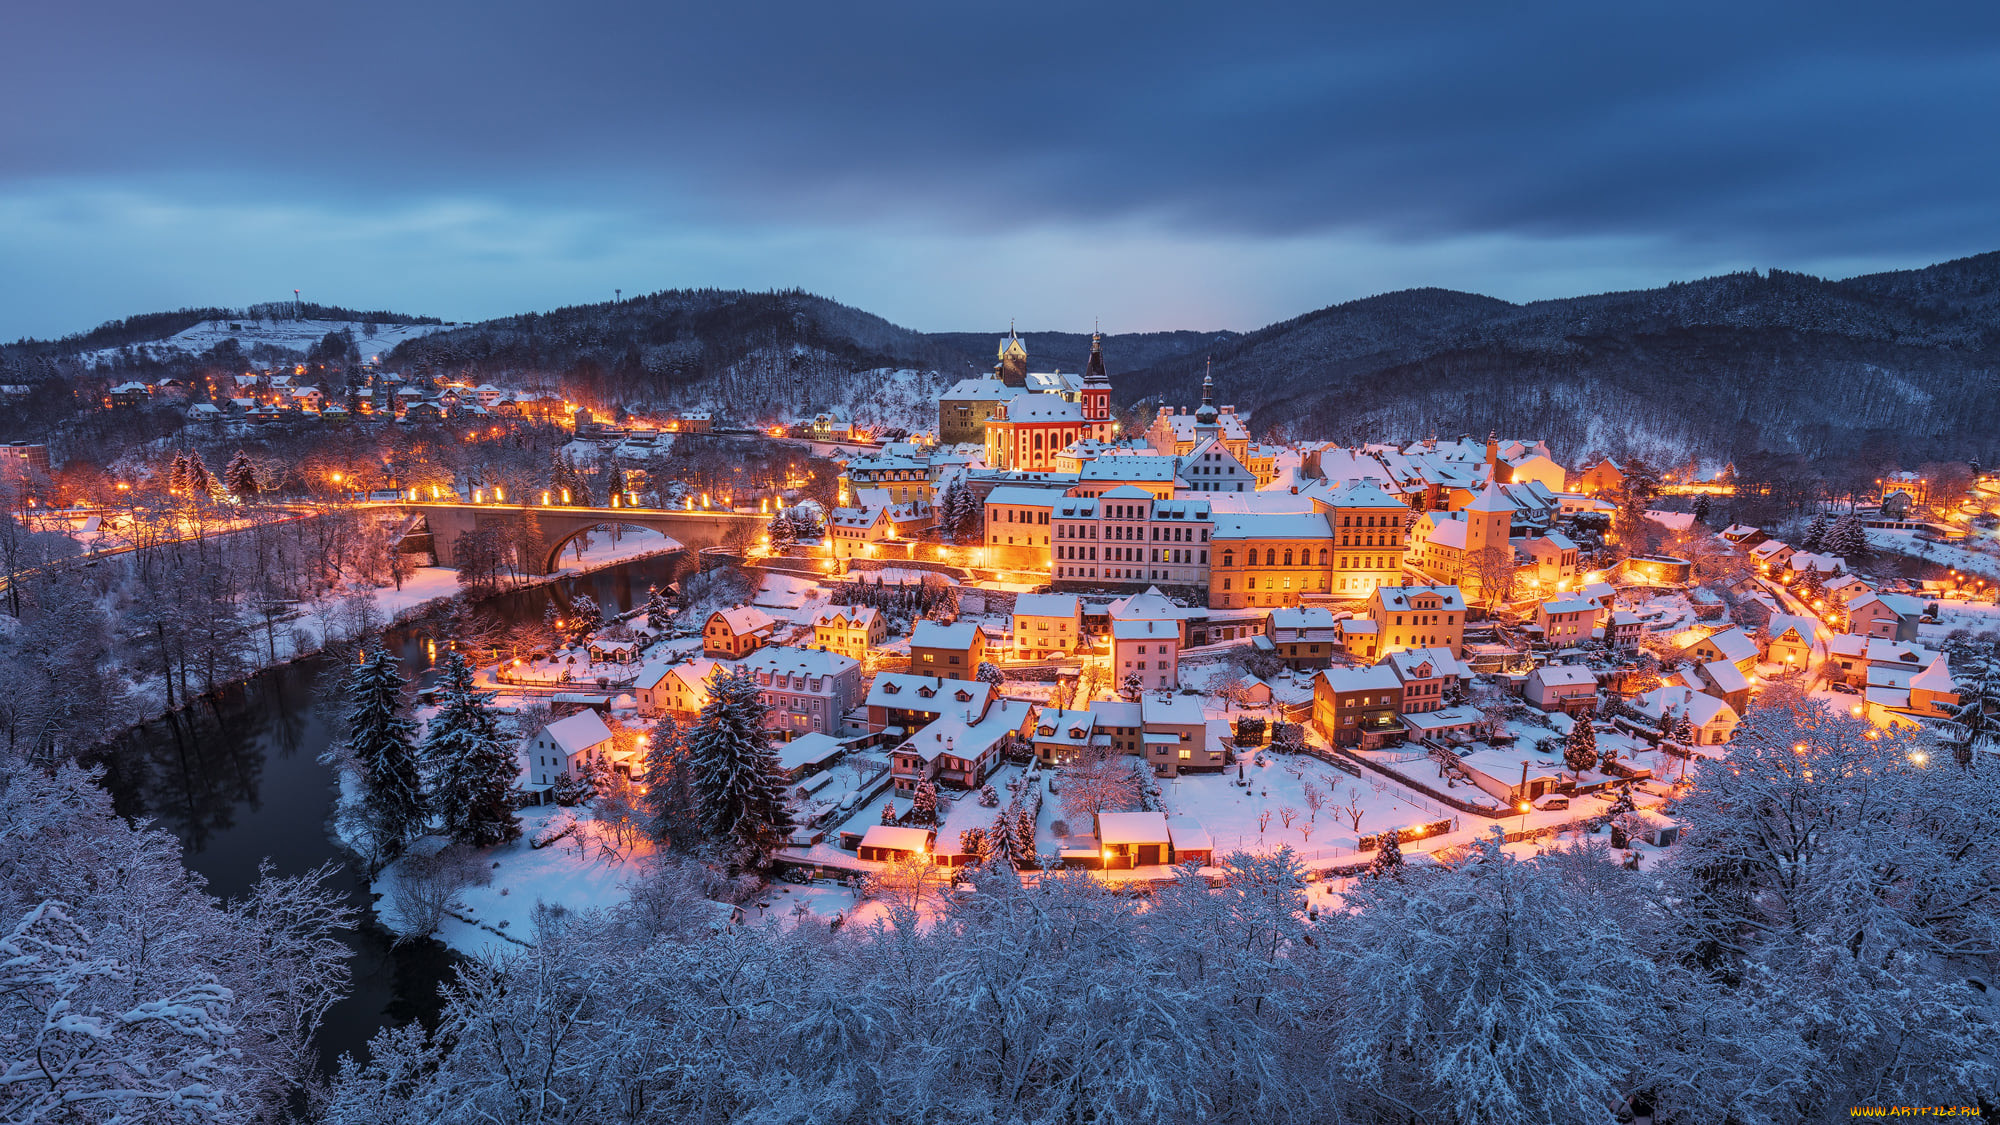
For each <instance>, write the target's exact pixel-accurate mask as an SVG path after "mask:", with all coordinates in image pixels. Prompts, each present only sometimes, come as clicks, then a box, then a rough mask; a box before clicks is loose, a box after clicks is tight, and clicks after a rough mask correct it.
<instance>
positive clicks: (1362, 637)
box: [1338, 617, 1382, 661]
mask: <svg viewBox="0 0 2000 1125" xmlns="http://www.w3.org/2000/svg"><path fill="white" fill-rule="evenodd" d="M1338 625H1339V627H1340V646H1341V648H1342V649H1343V650H1344V651H1345V652H1346V653H1347V655H1348V657H1349V658H1350V659H1354V660H1367V661H1373V660H1374V659H1375V650H1376V649H1377V648H1378V647H1379V646H1380V642H1381V640H1382V627H1381V626H1380V625H1377V624H1375V622H1374V621H1372V620H1370V619H1369V618H1366V617H1348V618H1343V619H1342V620H1341V621H1339V622H1338Z"/></svg>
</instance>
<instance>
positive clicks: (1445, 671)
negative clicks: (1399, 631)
mask: <svg viewBox="0 0 2000 1125" xmlns="http://www.w3.org/2000/svg"><path fill="white" fill-rule="evenodd" d="M1381 663H1383V664H1386V665H1388V666H1389V667H1390V668H1391V669H1392V670H1394V671H1395V673H1396V680H1397V682H1398V683H1408V682H1409V681H1411V680H1429V679H1438V678H1443V677H1449V676H1457V677H1459V678H1461V679H1463V678H1465V677H1467V676H1470V675H1471V674H1472V670H1471V669H1469V668H1467V667H1466V666H1465V665H1463V664H1461V663H1459V661H1458V658H1457V657H1455V656H1453V655H1452V654H1451V650H1450V649H1448V648H1411V649H1404V650H1403V651H1402V652H1392V653H1390V654H1389V655H1388V656H1386V657H1384V658H1383V659H1382V661H1381Z"/></svg>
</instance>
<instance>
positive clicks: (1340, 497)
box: [1314, 480, 1409, 509]
mask: <svg viewBox="0 0 2000 1125" xmlns="http://www.w3.org/2000/svg"><path fill="white" fill-rule="evenodd" d="M1314 499H1315V500H1318V501H1319V502H1320V503H1322V504H1325V505H1326V506H1327V507H1329V508H1404V509H1407V508H1408V507H1409V505H1408V504H1405V503H1403V502H1402V501H1401V500H1398V499H1397V498H1395V497H1394V496H1391V495H1389V494H1388V493H1386V492H1384V491H1382V489H1381V486H1379V485H1377V484H1376V483H1375V482H1374V481H1372V480H1350V481H1346V482H1344V483H1342V484H1341V485H1339V486H1338V487H1336V488H1334V489H1333V490H1332V491H1330V492H1327V493H1326V494H1324V495H1322V496H1315V497H1314Z"/></svg>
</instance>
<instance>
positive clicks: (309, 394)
mask: <svg viewBox="0 0 2000 1125" xmlns="http://www.w3.org/2000/svg"><path fill="white" fill-rule="evenodd" d="M291 402H292V405H293V406H295V407H298V408H299V409H300V410H307V411H311V412H313V413H318V412H319V409H320V407H322V406H325V405H326V395H324V394H322V393H320V389H319V388H318V387H294V388H292V393H291Z"/></svg>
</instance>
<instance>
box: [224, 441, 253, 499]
mask: <svg viewBox="0 0 2000 1125" xmlns="http://www.w3.org/2000/svg"><path fill="white" fill-rule="evenodd" d="M222 486H223V487H224V488H226V489H228V490H229V492H230V494H231V495H233V496H235V497H236V498H237V499H238V500H248V499H250V498H251V497H253V496H255V495H257V469H256V467H255V466H253V465H251V464H250V455H249V454H247V453H245V452H243V451H242V450H240V449H239V450H237V451H236V456H234V457H231V458H230V459H229V464H228V465H227V466H225V467H224V468H223V470H222Z"/></svg>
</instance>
